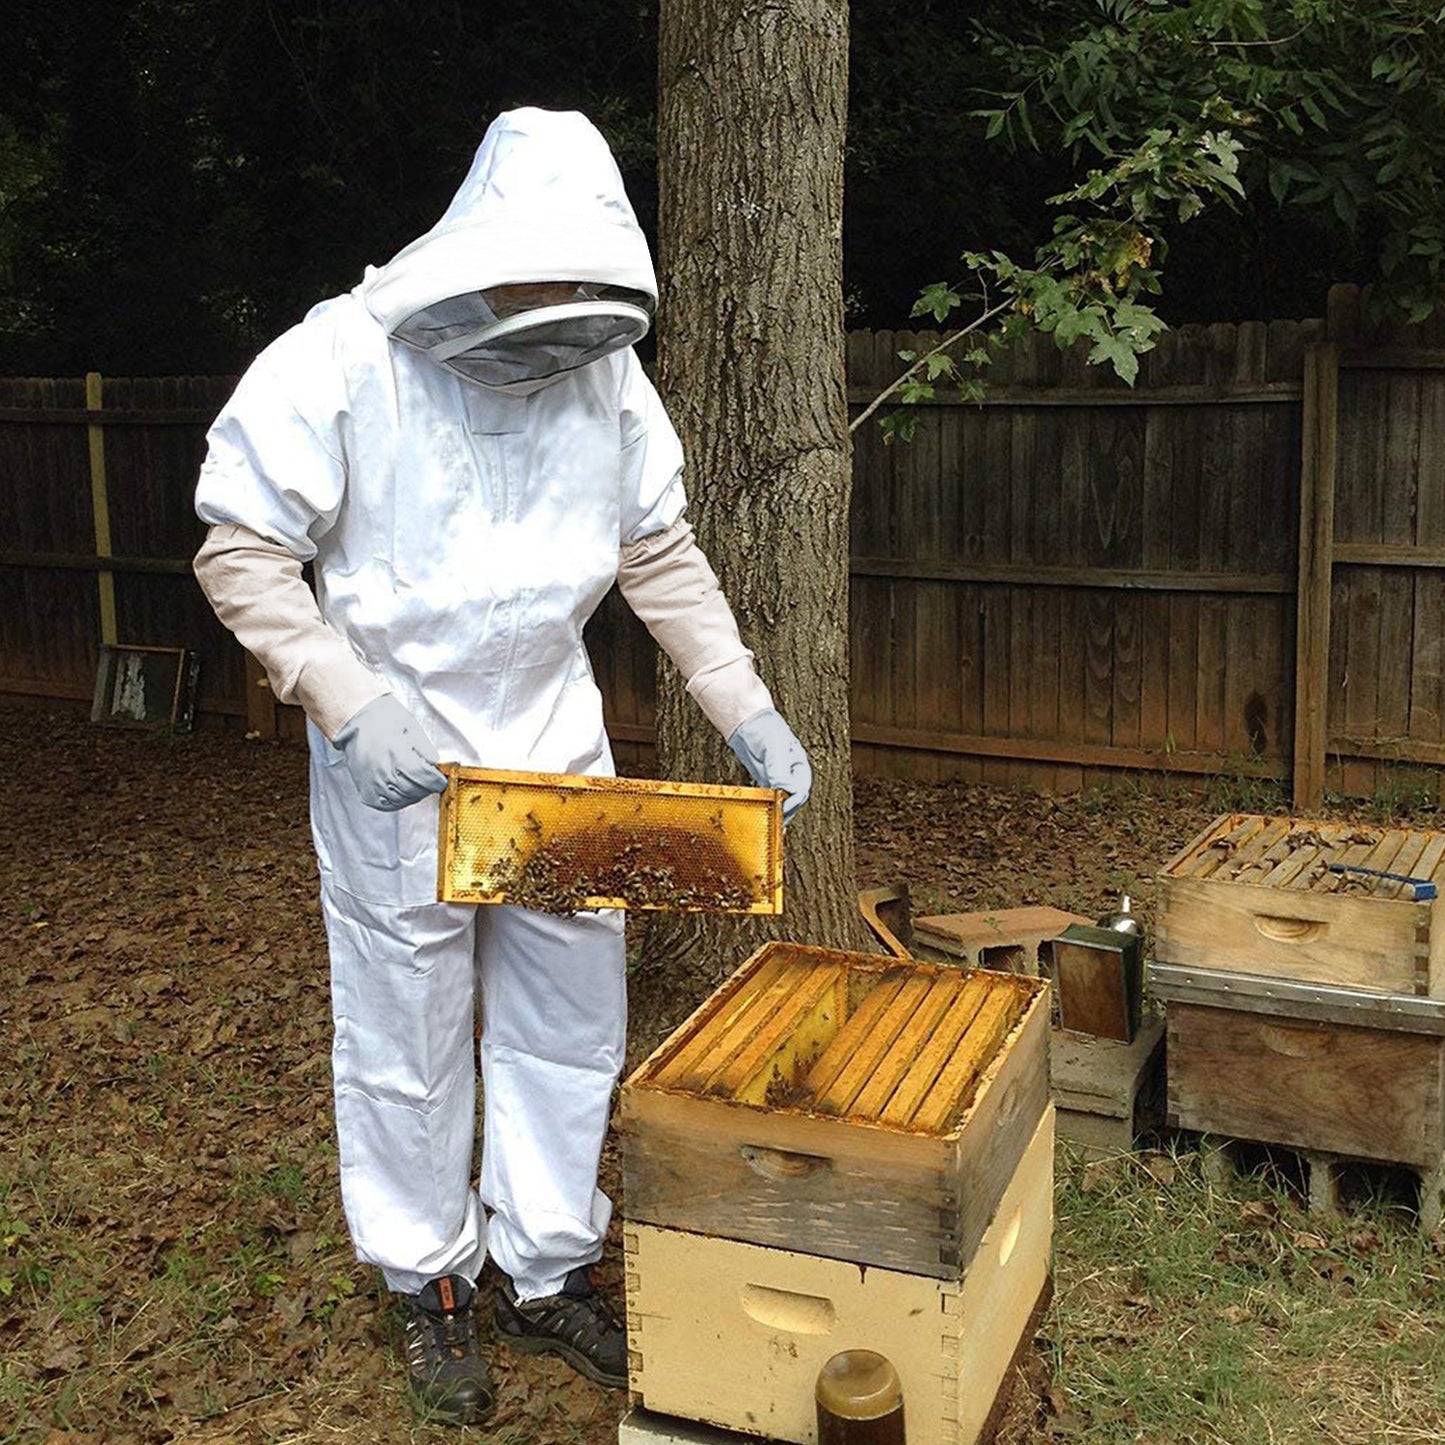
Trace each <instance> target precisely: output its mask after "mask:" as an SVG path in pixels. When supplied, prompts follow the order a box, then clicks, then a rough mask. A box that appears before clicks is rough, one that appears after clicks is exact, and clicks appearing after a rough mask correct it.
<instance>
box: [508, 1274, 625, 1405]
mask: <svg viewBox="0 0 1445 1445" xmlns="http://www.w3.org/2000/svg"><path fill="white" fill-rule="evenodd" d="M495 1322H496V1330H497V1334H498V1335H499V1336H500V1337H501V1338H502V1339H504V1340H505V1341H506V1342H507V1343H508V1344H509V1345H511V1347H512V1348H513V1349H514V1350H522V1351H524V1352H526V1353H527V1354H533V1355H538V1354H554V1355H561V1356H562V1358H563V1359H564V1360H566V1361H567V1363H568V1364H569V1365H571V1366H572V1368H573V1369H574V1370H577V1371H578V1372H580V1373H581V1374H583V1375H586V1376H587V1378H588V1379H589V1380H595V1381H596V1382H597V1383H598V1384H599V1385H609V1386H611V1387H612V1388H613V1389H616V1390H624V1389H626V1388H627V1332H626V1331H625V1330H624V1329H623V1327H622V1321H621V1320H619V1319H618V1318H617V1312H616V1311H615V1310H614V1309H613V1308H612V1306H611V1305H610V1304H608V1302H607V1300H606V1299H605V1298H604V1297H603V1296H602V1295H600V1294H598V1293H597V1291H596V1290H594V1289H593V1288H592V1280H591V1278H590V1277H589V1275H588V1273H587V1267H586V1266H585V1265H581V1266H579V1267H578V1268H577V1269H574V1270H573V1271H572V1272H571V1273H570V1274H569V1275H568V1276H567V1278H566V1279H565V1280H564V1281H563V1282H562V1290H561V1293H559V1294H549V1295H545V1296H543V1298H541V1299H529V1300H526V1301H521V1300H519V1299H518V1298H517V1291H516V1290H515V1289H514V1288H513V1287H512V1281H511V1280H509V1279H507V1278H506V1276H505V1275H504V1276H503V1277H502V1283H501V1286H500V1288H499V1289H498V1290H497V1307H496V1316H495Z"/></svg>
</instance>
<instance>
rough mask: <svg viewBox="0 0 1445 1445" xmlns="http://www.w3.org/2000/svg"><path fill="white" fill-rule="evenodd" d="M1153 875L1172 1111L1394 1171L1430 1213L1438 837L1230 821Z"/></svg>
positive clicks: (1438, 1167) (1235, 816)
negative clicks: (1411, 1177)
mask: <svg viewBox="0 0 1445 1445" xmlns="http://www.w3.org/2000/svg"><path fill="white" fill-rule="evenodd" d="M1160 883H1161V890H1160V891H1161V905H1162V906H1161V917H1160V921H1159V926H1158V930H1157V935H1156V940H1155V958H1156V962H1155V963H1154V965H1153V966H1152V967H1151V971H1150V992H1151V993H1152V995H1153V996H1154V997H1155V998H1156V999H1157V1000H1159V1001H1161V1002H1162V1003H1163V1004H1164V1009H1165V1018H1166V1021H1167V1034H1168V1038H1167V1049H1166V1059H1167V1071H1168V1090H1169V1118H1170V1121H1171V1122H1172V1123H1174V1124H1177V1125H1179V1126H1180V1127H1183V1128H1188V1129H1197V1130H1200V1131H1202V1132H1205V1133H1210V1134H1217V1135H1220V1136H1223V1137H1226V1138H1229V1137H1233V1138H1241V1139H1253V1140H1259V1141H1262V1142H1267V1143H1272V1144H1282V1145H1287V1146H1289V1147H1291V1148H1294V1149H1298V1150H1300V1151H1302V1152H1303V1153H1304V1154H1305V1155H1306V1156H1307V1157H1311V1156H1317V1157H1318V1160H1319V1165H1318V1167H1320V1168H1324V1167H1326V1165H1327V1164H1328V1161H1329V1160H1330V1159H1363V1160H1372V1161H1377V1162H1386V1163H1392V1164H1402V1165H1407V1166H1409V1167H1410V1168H1412V1169H1414V1170H1415V1171H1416V1172H1417V1173H1418V1174H1419V1176H1420V1180H1421V1193H1420V1206H1421V1217H1422V1219H1423V1220H1424V1221H1425V1222H1426V1223H1427V1224H1429V1225H1430V1226H1431V1227H1433V1226H1434V1224H1435V1223H1438V1221H1439V1219H1440V1216H1441V1209H1442V1202H1445V914H1442V913H1441V911H1440V910H1441V908H1442V906H1445V904H1442V902H1441V900H1440V898H1439V897H1438V890H1439V888H1440V887H1441V886H1442V885H1445V833H1442V832H1436V831H1432V830H1427V829H1414V828H1386V827H1374V826H1368V825H1360V824H1352V823H1323V822H1309V821H1304V820H1301V819H1297V818H1268V817H1260V816H1255V815H1250V814H1239V813H1232V814H1228V815H1226V816H1225V817H1222V818H1219V819H1217V820H1216V821H1215V822H1214V823H1213V824H1212V825H1211V826H1210V827H1209V828H1207V829H1206V830H1205V831H1204V832H1203V833H1201V834H1200V835H1199V836H1198V837H1197V838H1195V839H1194V841H1193V842H1192V843H1190V844H1189V846H1188V847H1187V848H1185V849H1184V850H1183V851H1182V852H1181V853H1179V854H1178V855H1177V856H1176V857H1175V858H1174V859H1172V860H1171V861H1170V862H1169V864H1167V865H1166V867H1165V869H1164V871H1163V873H1162V874H1161V878H1160ZM1311 1167H1312V1169H1313V1168H1314V1167H1315V1166H1314V1165H1313V1164H1312V1166H1311Z"/></svg>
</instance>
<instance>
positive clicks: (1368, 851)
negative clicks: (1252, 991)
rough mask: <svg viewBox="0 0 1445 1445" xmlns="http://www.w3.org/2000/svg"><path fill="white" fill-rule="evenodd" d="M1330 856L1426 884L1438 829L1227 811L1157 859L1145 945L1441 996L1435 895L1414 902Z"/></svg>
mask: <svg viewBox="0 0 1445 1445" xmlns="http://www.w3.org/2000/svg"><path fill="white" fill-rule="evenodd" d="M1331 864H1343V865H1348V866H1350V867H1364V868H1370V869H1374V870H1376V871H1377V872H1388V873H1397V874H1402V875H1406V876H1408V877H1410V878H1412V879H1419V880H1420V881H1422V882H1435V883H1437V885H1438V884H1440V883H1445V833H1440V832H1431V831H1426V830H1423V829H1409V828H1382V827H1361V826H1356V825H1353V824H1349V823H1313V822H1303V821H1301V820H1299V819H1294V818H1265V817H1259V816H1255V815H1251V814H1243V813H1230V814H1227V815H1226V816H1224V817H1222V818H1219V819H1218V820H1216V821H1215V822H1214V823H1213V824H1212V825H1211V826H1210V827H1209V828H1207V829H1206V830H1205V831H1204V832H1203V833H1201V834H1200V835H1199V836H1198V837H1197V838H1196V839H1195V840H1194V841H1193V842H1192V843H1190V844H1189V846H1188V847H1187V848H1185V849H1184V851H1183V852H1181V853H1180V854H1179V855H1178V856H1177V857H1175V858H1174V859H1172V860H1171V861H1170V862H1169V863H1168V864H1167V865H1166V866H1165V868H1164V871H1163V873H1162V874H1161V876H1160V884H1161V887H1160V895H1161V897H1160V914H1159V920H1158V923H1157V926H1156V928H1155V935H1154V950H1153V951H1154V956H1155V957H1156V958H1157V959H1159V960H1160V961H1161V962H1164V963H1172V964H1179V965H1183V966H1188V967H1197V968H1208V969H1232V970H1235V969H1237V970H1239V971H1241V972H1244V973H1250V974H1259V975H1264V976H1269V977H1277V978H1285V979H1299V980H1306V981H1311V982H1315V983H1324V984H1334V985H1337V986H1340V987H1345V988H1356V989H1365V990H1371V991H1374V992H1378V993H1390V994H1409V993H1413V994H1419V995H1421V996H1428V997H1430V998H1445V913H1442V912H1440V909H1441V907H1442V904H1441V902H1440V900H1439V899H1435V900H1426V901H1416V900H1415V899H1414V897H1413V896H1412V895H1413V889H1412V888H1411V887H1410V885H1409V884H1408V883H1399V882H1392V881H1390V880H1389V879H1384V878H1377V877H1373V876H1371V875H1369V874H1363V873H1348V872H1346V873H1339V872H1332V871H1330V865H1331ZM1437 873H1439V874H1441V875H1442V876H1441V877H1440V878H1438V879H1437V877H1436V875H1437Z"/></svg>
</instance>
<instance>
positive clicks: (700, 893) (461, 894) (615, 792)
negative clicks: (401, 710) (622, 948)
mask: <svg viewBox="0 0 1445 1445" xmlns="http://www.w3.org/2000/svg"><path fill="white" fill-rule="evenodd" d="M441 770H442V772H443V773H445V774H446V776H447V790H446V792H445V793H443V794H442V798H441V808H440V813H439V816H440V822H439V838H438V845H439V846H438V850H437V853H438V858H437V896H438V898H439V899H440V900H441V901H442V902H444V903H484V904H485V903H502V904H512V905H515V906H519V907H528V908H538V909H541V910H542V911H544V912H553V913H570V912H576V911H579V910H582V909H593V908H632V909H646V910H650V911H670V912H691V913H770V914H776V913H781V912H782V909H783V810H782V799H783V794H782V793H781V792H779V791H777V790H776V789H773V788H736V787H728V786H724V785H721V784H711V783H677V782H658V781H653V780H651V779H643V778H589V777H578V776H574V775H571V774H563V773H526V772H510V771H504V770H501V769H496V768H464V767H460V766H458V765H457V764H454V763H445V764H442V765H441Z"/></svg>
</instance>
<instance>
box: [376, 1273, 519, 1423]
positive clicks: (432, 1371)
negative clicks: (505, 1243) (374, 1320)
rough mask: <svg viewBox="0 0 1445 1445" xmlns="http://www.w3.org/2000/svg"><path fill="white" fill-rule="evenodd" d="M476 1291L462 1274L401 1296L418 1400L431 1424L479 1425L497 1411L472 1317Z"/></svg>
mask: <svg viewBox="0 0 1445 1445" xmlns="http://www.w3.org/2000/svg"><path fill="white" fill-rule="evenodd" d="M475 1293H476V1292H475V1290H474V1289H473V1288H472V1286H471V1285H470V1284H468V1283H467V1281H466V1280H464V1279H463V1278H462V1277H461V1275H459V1274H444V1275H442V1277H441V1278H440V1279H434V1280H431V1281H429V1282H428V1283H427V1284H426V1285H425V1286H424V1287H423V1288H422V1290H421V1293H420V1294H404V1295H399V1296H398V1299H399V1300H400V1302H401V1310H402V1319H403V1326H404V1329H405V1332H406V1374H407V1383H408V1384H409V1385H410V1386H411V1394H412V1399H413V1400H415V1401H416V1404H417V1406H418V1408H419V1409H420V1410H421V1411H422V1412H423V1413H424V1414H425V1416H426V1417H427V1418H428V1419H429V1420H435V1421H440V1422H443V1423H445V1424H448V1425H479V1424H481V1423H482V1421H483V1420H485V1419H486V1418H487V1416H488V1415H490V1414H491V1412H492V1406H493V1405H494V1404H495V1397H494V1396H493V1394H492V1382H491V1380H490V1378H489V1377H488V1375H487V1366H486V1362H485V1361H484V1360H483V1359H482V1351H481V1346H480V1345H479V1344H478V1343H477V1322H476V1320H475V1319H474V1318H473V1316H472V1299H473V1297H474V1295H475Z"/></svg>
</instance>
